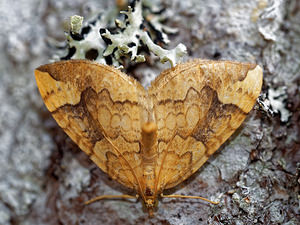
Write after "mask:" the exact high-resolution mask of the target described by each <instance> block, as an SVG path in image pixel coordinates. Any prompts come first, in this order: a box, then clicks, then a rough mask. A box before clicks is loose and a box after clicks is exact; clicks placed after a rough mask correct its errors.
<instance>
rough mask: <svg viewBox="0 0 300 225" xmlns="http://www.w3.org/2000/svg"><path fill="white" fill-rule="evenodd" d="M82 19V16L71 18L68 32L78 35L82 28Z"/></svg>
mask: <svg viewBox="0 0 300 225" xmlns="http://www.w3.org/2000/svg"><path fill="white" fill-rule="evenodd" d="M82 22H83V17H82V16H77V15H75V16H71V17H70V32H73V33H79V32H80V29H81V27H82Z"/></svg>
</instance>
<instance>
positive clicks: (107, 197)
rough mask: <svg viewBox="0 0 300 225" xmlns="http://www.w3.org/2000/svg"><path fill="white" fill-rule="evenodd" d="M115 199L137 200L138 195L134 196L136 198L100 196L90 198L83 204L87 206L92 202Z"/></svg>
mask: <svg viewBox="0 0 300 225" xmlns="http://www.w3.org/2000/svg"><path fill="white" fill-rule="evenodd" d="M115 198H120V199H128V198H135V199H138V198H139V195H136V196H132V195H100V196H97V197H95V198H92V199H90V200H88V201H86V202H84V204H85V205H88V204H90V203H93V202H95V201H98V200H102V199H115Z"/></svg>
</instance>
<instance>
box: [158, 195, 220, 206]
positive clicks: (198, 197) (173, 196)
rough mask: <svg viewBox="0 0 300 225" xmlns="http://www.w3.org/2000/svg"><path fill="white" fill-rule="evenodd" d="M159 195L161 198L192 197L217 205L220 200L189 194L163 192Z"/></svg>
mask: <svg viewBox="0 0 300 225" xmlns="http://www.w3.org/2000/svg"><path fill="white" fill-rule="evenodd" d="M160 197H162V198H192V199H201V200H203V201H206V202H209V203H211V204H214V205H218V204H219V203H220V202H214V201H211V200H209V199H207V198H203V197H201V196H191V195H164V194H163V193H161V194H160Z"/></svg>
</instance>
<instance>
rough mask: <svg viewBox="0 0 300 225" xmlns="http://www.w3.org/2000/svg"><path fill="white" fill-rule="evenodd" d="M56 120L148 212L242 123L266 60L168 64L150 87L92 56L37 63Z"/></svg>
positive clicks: (37, 75)
mask: <svg viewBox="0 0 300 225" xmlns="http://www.w3.org/2000/svg"><path fill="white" fill-rule="evenodd" d="M35 78H36V82H37V86H38V89H39V91H40V94H41V96H42V98H43V100H44V103H45V105H46V107H47V108H48V110H49V111H50V112H51V114H52V116H53V117H54V119H55V120H56V122H57V123H58V125H59V126H60V127H61V128H62V129H63V130H64V131H65V132H66V133H67V134H68V135H69V136H70V138H71V139H72V140H73V141H74V142H75V143H76V144H77V145H78V146H79V147H80V149H81V150H82V151H84V152H85V153H86V154H87V155H88V156H89V157H90V159H91V160H92V161H93V162H94V163H95V164H96V165H97V166H98V167H100V168H101V169H102V170H103V171H104V172H105V173H107V174H108V175H109V176H110V177H111V178H113V179H115V180H117V181H118V182H119V183H121V184H123V185H125V186H126V187H128V188H132V189H134V190H135V191H136V193H137V196H130V195H118V196H115V195H103V196H99V197H96V198H94V199H92V200H90V201H88V202H87V203H91V202H93V201H96V200H99V199H104V198H117V197H120V198H140V199H142V202H143V203H144V206H145V207H146V209H147V210H148V212H149V214H150V215H153V212H154V211H155V210H156V208H157V204H158V198H159V197H178V198H200V199H203V200H206V201H208V202H211V203H214V204H217V203H216V202H213V201H210V200H208V199H205V198H203V197H200V196H184V195H163V191H164V190H165V189H169V188H172V187H174V186H176V185H178V184H179V183H181V182H182V181H184V180H185V179H187V178H188V177H189V176H191V175H192V174H193V173H194V172H195V171H197V170H198V169H199V168H200V167H201V166H202V165H203V164H204V163H205V161H206V160H207V159H208V158H209V157H210V156H211V155H212V154H213V153H214V152H215V151H216V150H217V149H218V148H219V147H220V145H221V144H222V143H224V142H225V141H226V140H227V139H228V138H229V137H230V136H231V135H232V134H233V133H234V131H235V130H236V129H237V128H238V127H239V126H240V125H241V123H242V122H243V120H244V119H245V117H246V116H247V114H248V113H249V111H250V110H251V109H252V107H253V105H254V103H255V101H256V98H257V97H258V95H259V93H260V91H261V86H262V78H263V73H262V69H261V67H260V66H258V65H255V64H251V63H238V62H232V61H210V60H200V59H196V60H193V61H190V62H186V63H183V64H178V65H177V66H175V67H172V68H170V69H167V70H165V71H163V72H162V73H161V74H160V75H159V76H158V77H157V78H156V79H155V81H154V82H152V84H151V86H150V87H149V88H148V89H147V90H146V89H145V88H144V87H142V85H141V84H140V83H139V82H137V81H136V80H134V79H133V78H131V77H129V76H127V75H126V74H124V73H122V72H121V71H119V70H118V69H115V68H113V67H110V66H107V65H100V64H97V63H95V62H92V61H87V60H69V61H60V62H55V63H52V64H47V65H43V66H40V67H39V68H37V69H36V70H35Z"/></svg>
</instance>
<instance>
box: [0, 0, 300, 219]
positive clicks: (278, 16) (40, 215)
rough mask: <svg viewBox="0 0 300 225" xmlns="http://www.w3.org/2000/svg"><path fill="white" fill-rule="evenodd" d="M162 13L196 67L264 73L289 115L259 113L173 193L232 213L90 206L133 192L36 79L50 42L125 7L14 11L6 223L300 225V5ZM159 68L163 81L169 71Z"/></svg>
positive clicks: (193, 5) (175, 8) (55, 5)
mask: <svg viewBox="0 0 300 225" xmlns="http://www.w3.org/2000/svg"><path fill="white" fill-rule="evenodd" d="M157 2H159V1H157ZM162 2H163V4H164V5H165V6H166V7H168V8H170V9H172V12H173V13H174V14H173V15H172V16H171V19H170V20H169V21H168V25H170V26H173V27H177V28H178V29H179V34H178V35H176V36H174V37H173V38H174V39H173V41H172V43H171V45H172V46H171V47H173V46H176V45H177V44H178V43H179V42H182V43H184V44H185V45H186V46H187V47H188V50H189V57H190V58H208V59H226V60H236V61H244V62H256V63H258V64H259V65H261V66H262V67H263V69H264V87H263V93H265V94H267V95H269V97H270V101H271V105H272V106H273V108H275V109H277V110H278V112H279V113H278V114H275V115H274V116H273V117H271V116H268V115H267V114H265V113H263V111H262V110H261V109H259V107H256V109H255V110H253V111H252V112H251V113H250V115H249V116H248V118H247V119H246V121H245V122H244V124H243V125H242V127H241V128H239V129H238V131H237V132H236V133H235V134H234V135H233V136H232V137H231V138H230V139H229V140H228V141H227V142H226V143H225V144H224V145H223V146H222V147H221V149H220V150H219V151H218V152H217V153H215V154H214V155H213V156H212V157H211V158H210V159H209V160H208V162H207V163H206V164H205V165H204V166H202V167H201V168H200V169H199V171H198V172H196V173H195V174H194V175H193V176H192V177H190V178H189V179H188V180H187V181H185V182H183V183H181V184H180V185H178V186H177V187H175V188H173V189H171V190H170V191H168V193H169V194H171V193H172V194H186V195H200V196H204V197H208V198H210V197H212V198H213V199H216V198H217V197H219V196H220V195H222V197H221V198H220V199H221V203H220V204H219V205H216V206H213V205H209V204H207V203H203V202H200V201H198V200H190V199H186V200H182V199H163V200H161V201H160V204H159V209H158V211H157V213H156V214H155V217H154V218H148V215H147V214H146V213H144V212H143V209H142V205H141V204H140V202H132V201H120V200H107V201H102V202H97V203H94V204H92V205H89V206H84V205H83V201H84V200H85V199H86V198H87V197H88V198H92V197H94V196H96V195H101V194H121V193H124V194H130V191H129V190H127V189H126V188H124V187H123V186H121V185H120V184H118V183H117V182H115V181H113V180H111V179H110V178H109V177H108V176H107V175H106V174H105V173H103V172H102V171H101V170H100V169H98V168H97V167H96V165H95V164H93V163H92V162H91V161H90V160H89V159H88V156H86V155H85V154H84V153H83V152H81V151H80V150H79V149H78V147H77V146H76V145H75V144H74V143H73V142H72V141H71V140H70V139H69V138H68V137H67V136H66V135H65V134H64V133H63V131H62V130H61V129H60V128H59V127H58V125H57V124H56V123H55V122H54V120H53V119H52V117H51V115H50V113H49V112H48V111H47V110H46V108H45V106H44V105H43V102H42V99H41V97H40V95H39V94H38V91H37V87H36V83H35V80H34V75H33V70H34V69H35V68H36V67H38V66H39V65H41V64H45V63H48V60H49V58H50V56H51V55H50V50H49V45H47V40H48V41H49V38H52V39H55V40H63V28H62V24H63V20H64V19H66V18H67V17H68V16H71V15H74V14H81V15H83V16H85V15H87V14H88V13H89V10H88V9H96V8H99V9H105V8H108V7H113V5H114V1H104V0H103V1H99V0H97V1H96V0H93V1H88V2H87V1H84V0H77V1H71V0H64V1H52V0H47V1H38V0H29V1H28V0H18V1H9V0H2V1H1V3H0V15H1V17H0V27H1V30H0V37H1V40H2V41H1V42H0V47H1V49H3V50H2V51H1V53H0V60H1V62H2V63H1V65H0V100H1V106H0V143H1V145H0V154H1V157H0V224H3V225H9V224H24V225H26V224H45V225H50V224H285V225H292V224H299V222H298V221H300V216H299V197H298V196H299V182H300V180H299V170H300V169H299V164H298V166H297V163H299V162H300V138H299V137H300V110H299V109H300V88H299V86H300V72H299V65H300V26H299V22H298V21H300V4H299V1H297V0H288V1H282V0H270V1H267V0H256V1H246V0H242V1H233V0H223V1H221V0H212V1H208V0H207V1H198V0H186V1H181V0H175V1H174V0H173V1H171V0H166V1H162ZM143 68H145V65H144V66H140V68H139V67H137V68H136V70H135V71H133V73H135V75H136V77H140V74H142V72H139V71H143ZM151 69H153V71H155V74H158V73H157V71H159V70H160V69H161V68H159V67H155V66H153V68H151ZM139 73H140V74H139ZM274 93H275V97H274ZM276 93H277V96H276ZM278 93H280V94H278ZM272 96H273V97H272ZM271 97H272V98H271Z"/></svg>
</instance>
